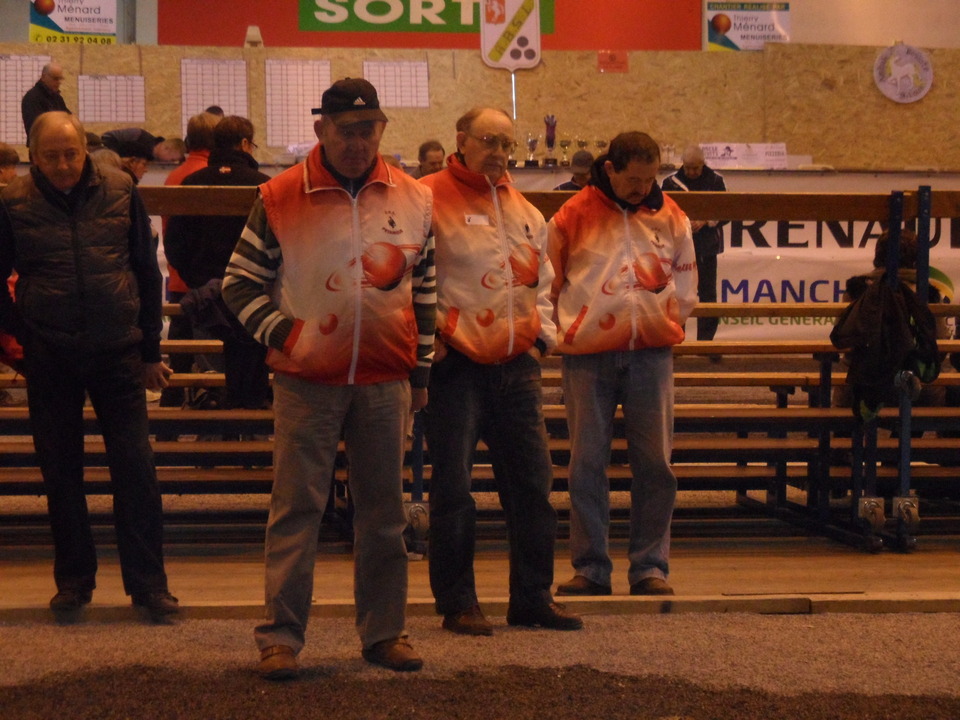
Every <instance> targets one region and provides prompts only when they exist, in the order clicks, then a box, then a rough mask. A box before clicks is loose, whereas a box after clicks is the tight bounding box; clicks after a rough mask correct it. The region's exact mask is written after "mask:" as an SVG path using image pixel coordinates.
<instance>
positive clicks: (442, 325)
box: [421, 108, 583, 635]
mask: <svg viewBox="0 0 960 720" xmlns="http://www.w3.org/2000/svg"><path fill="white" fill-rule="evenodd" d="M456 127H457V152H456V153H455V154H453V155H451V156H450V158H449V160H448V162H447V167H446V168H445V169H443V170H441V171H440V172H438V173H434V174H432V175H429V176H427V177H426V178H424V179H423V180H421V182H422V183H423V184H425V185H427V186H429V187H430V188H432V189H433V192H434V197H435V200H436V213H435V231H436V235H437V321H438V322H437V348H436V362H437V364H436V367H435V370H434V372H433V377H432V379H431V383H430V404H429V405H428V406H427V408H426V411H425V423H424V428H425V430H426V437H427V446H428V447H429V450H430V462H431V465H432V467H433V474H432V476H431V479H430V556H429V557H430V587H431V589H432V590H433V595H434V597H435V598H436V609H437V612H438V613H439V614H440V615H443V623H442V625H443V628H444V629H446V630H449V631H450V632H454V633H458V634H461V635H492V634H493V626H492V625H491V624H490V623H489V622H488V621H487V619H486V617H484V614H483V612H482V611H481V609H480V606H479V603H478V600H477V589H476V582H475V578H474V569H473V560H474V548H475V541H476V504H475V502H474V500H473V497H472V496H471V494H470V483H471V469H472V467H473V458H474V454H475V452H476V447H477V443H478V441H479V440H480V439H481V438H482V439H483V440H484V442H485V443H486V444H487V447H488V448H489V453H490V462H491V464H492V465H493V474H494V478H495V479H496V482H497V488H498V492H499V495H500V502H501V503H502V505H503V510H504V515H505V516H506V520H507V539H508V540H509V542H510V604H509V606H508V608H507V624H508V625H523V626H528V627H542V628H549V629H552V630H579V629H580V628H581V627H582V626H583V622H582V621H581V619H580V618H579V617H578V616H577V615H574V614H572V613H570V612H568V611H567V610H566V609H565V608H563V607H562V606H561V605H558V604H556V603H555V602H554V601H553V596H552V595H551V591H550V588H551V585H552V584H553V554H554V542H555V540H556V530H557V515H556V511H555V510H554V509H553V507H552V506H551V505H550V489H551V485H552V481H553V476H552V467H551V461H550V451H549V448H548V446H547V433H546V428H545V426H544V419H543V407H542V388H541V377H540V360H541V358H542V357H543V356H544V355H546V354H547V352H549V350H550V349H551V348H553V347H554V346H555V345H556V342H557V340H556V327H555V326H554V323H553V320H552V317H551V316H552V312H551V308H550V301H549V294H550V281H551V280H552V279H553V270H552V269H551V267H550V261H549V260H548V259H547V246H546V241H547V235H546V223H545V222H544V220H543V215H541V214H540V211H539V210H537V208H535V207H534V206H533V205H531V204H530V203H529V202H528V201H527V200H526V199H525V198H524V197H523V195H521V193H520V192H519V191H518V190H517V189H516V188H514V187H513V184H512V181H511V178H510V174H509V173H508V172H507V160H508V158H509V156H510V153H511V152H512V151H513V150H514V149H515V148H516V146H517V141H516V139H515V138H516V134H515V128H514V125H513V121H512V120H511V119H510V116H509V115H507V114H506V113H505V112H503V111H502V110H498V109H494V108H474V109H473V110H470V111H469V112H467V113H466V114H465V115H463V116H462V117H461V118H460V119H459V120H458V121H457V126H456Z"/></svg>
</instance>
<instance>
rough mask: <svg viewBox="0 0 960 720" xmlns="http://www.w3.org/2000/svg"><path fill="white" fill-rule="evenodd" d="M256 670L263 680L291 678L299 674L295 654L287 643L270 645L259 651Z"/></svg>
mask: <svg viewBox="0 0 960 720" xmlns="http://www.w3.org/2000/svg"><path fill="white" fill-rule="evenodd" d="M257 672H258V673H260V677H262V678H264V679H265V680H293V679H295V678H296V677H297V675H299V674H300V666H299V665H297V655H296V653H295V652H293V648H292V647H289V646H288V645H272V646H270V647H268V648H264V649H263V650H261V651H260V664H258V665H257Z"/></svg>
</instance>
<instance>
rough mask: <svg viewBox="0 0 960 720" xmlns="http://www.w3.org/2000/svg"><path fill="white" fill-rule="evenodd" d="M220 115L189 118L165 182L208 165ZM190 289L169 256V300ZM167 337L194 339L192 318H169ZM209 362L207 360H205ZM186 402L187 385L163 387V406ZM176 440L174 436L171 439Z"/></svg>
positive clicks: (186, 367) (176, 361) (183, 358)
mask: <svg viewBox="0 0 960 720" xmlns="http://www.w3.org/2000/svg"><path fill="white" fill-rule="evenodd" d="M220 117H221V116H218V115H215V114H213V113H210V112H202V113H198V114H197V115H194V116H193V117H191V118H190V120H189V121H187V136H186V138H184V143H185V144H186V147H187V157H186V159H184V161H183V162H182V163H181V164H180V165H178V166H177V167H175V168H174V169H173V170H171V171H170V174H169V175H167V179H166V180H164V182H163V184H164V185H180V184H181V183H182V182H183V179H184V178H185V177H187V176H188V175H191V174H192V173H195V172H197V171H198V170H202V169H203V168H205V167H206V166H207V162H208V160H209V158H210V152H211V151H212V150H213V129H214V128H215V127H216V126H217V123H218V122H220ZM167 220H168V218H163V220H162V222H163V230H164V234H166V227H167ZM189 289H190V288H189V287H187V284H186V283H185V282H184V281H183V279H182V278H181V277H180V273H178V272H177V269H176V267H175V266H174V265H173V264H172V263H171V262H170V258H167V302H171V303H178V304H179V302H180V301H181V300H182V299H183V296H184V295H185V294H186V292H187V291H188V290H189ZM167 337H168V338H169V339H171V340H190V339H192V338H193V329H192V326H191V324H190V319H189V318H188V317H187V316H185V315H182V314H181V315H174V316H173V317H171V318H170V326H169V327H168V328H167ZM205 362H206V361H205ZM170 367H171V368H172V369H173V372H175V373H188V372H190V370H191V369H192V368H193V355H190V354H187V353H178V354H176V355H171V356H170ZM185 401H186V392H185V390H184V388H180V387H168V388H164V390H163V393H162V394H161V395H160V406H161V407H181V406H182V405H183V404H184V402H185ZM170 439H175V438H170Z"/></svg>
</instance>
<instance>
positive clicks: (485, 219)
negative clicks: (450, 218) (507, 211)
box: [463, 215, 490, 225]
mask: <svg viewBox="0 0 960 720" xmlns="http://www.w3.org/2000/svg"><path fill="white" fill-rule="evenodd" d="M463 217H464V219H465V220H466V221H467V225H489V224H490V216H489V215H464V216H463Z"/></svg>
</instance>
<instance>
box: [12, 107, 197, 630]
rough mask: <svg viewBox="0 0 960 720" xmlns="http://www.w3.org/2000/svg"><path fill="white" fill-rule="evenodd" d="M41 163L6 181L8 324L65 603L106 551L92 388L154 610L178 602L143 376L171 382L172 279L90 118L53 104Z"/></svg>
mask: <svg viewBox="0 0 960 720" xmlns="http://www.w3.org/2000/svg"><path fill="white" fill-rule="evenodd" d="M30 154H31V157H32V159H33V167H31V168H30V172H29V173H27V174H25V175H21V176H19V177H17V178H16V179H15V180H14V181H13V182H11V183H10V184H9V185H7V186H6V187H5V188H4V189H3V190H2V191H0V278H2V279H3V280H4V281H6V279H7V278H8V277H9V276H10V274H11V272H12V271H16V272H17V273H18V278H17V282H16V291H15V295H16V303H14V301H13V299H12V298H11V297H10V295H9V293H7V292H0V329H2V330H4V331H6V332H11V333H13V334H15V335H16V337H17V339H18V340H19V341H20V343H21V344H22V345H23V353H24V367H25V373H24V374H25V375H26V378H27V401H28V404H29V408H30V422H31V425H32V427H33V439H34V445H35V447H36V452H37V458H38V461H39V464H40V471H41V473H42V475H43V484H44V488H45V490H46V493H47V502H48V507H49V515H50V525H51V529H52V531H53V545H54V567H53V575H54V580H55V581H56V585H57V594H56V595H54V597H53V599H52V600H51V601H50V608H51V610H53V611H54V613H57V614H58V615H60V614H72V613H76V612H79V611H80V610H81V608H82V607H83V606H84V605H86V604H87V603H89V602H90V600H91V595H92V592H93V589H94V587H95V586H96V573H97V552H96V548H95V547H94V542H93V534H92V532H91V529H90V520H89V518H88V515H87V504H86V497H85V495H84V488H83V464H84V420H83V407H84V401H85V398H86V397H87V396H89V398H90V401H91V403H92V404H93V408H94V411H95V412H96V415H97V420H98V421H99V425H100V431H101V434H102V435H103V442H104V446H105V449H106V455H107V464H108V466H109V468H110V480H111V484H112V487H113V491H114V505H113V509H114V525H115V528H116V534H117V549H118V551H119V555H120V569H121V574H122V577H123V585H124V589H125V590H126V592H127V594H128V595H131V596H132V597H133V604H134V605H136V606H140V607H143V608H145V609H146V611H148V612H149V613H150V615H151V616H152V617H153V618H154V619H158V618H161V617H163V616H166V615H171V614H173V613H176V612H177V611H178V609H179V607H178V604H177V599H176V598H175V597H173V596H172V595H170V593H169V592H168V590H167V576H166V573H165V571H164V563H163V550H162V539H163V519H162V508H161V501H160V490H159V488H158V486H157V476H156V469H155V468H154V463H153V451H152V449H151V447H150V441H149V435H148V433H149V428H148V424H147V406H146V397H145V393H144V388H145V387H146V388H147V389H151V390H160V389H161V388H163V387H164V386H166V384H167V377H168V376H169V374H170V369H169V368H168V367H167V366H166V365H165V364H164V363H163V362H162V361H161V358H160V331H161V329H162V327H163V322H162V317H161V299H160V291H161V284H162V278H161V276H160V270H159V268H158V267H157V253H156V249H155V247H154V245H153V241H152V237H151V231H150V220H149V217H148V216H147V211H146V209H145V208H144V206H143V202H142V201H141V199H140V197H139V195H138V194H137V191H136V188H135V187H134V184H133V181H132V180H131V179H130V178H129V177H127V176H126V175H125V174H123V173H118V172H101V171H100V169H99V168H98V166H97V165H96V164H95V163H93V162H92V161H91V160H90V158H89V157H88V155H87V150H86V134H85V132H84V130H83V126H82V125H81V124H80V121H79V120H77V119H76V117H74V116H73V115H70V114H69V113H65V112H49V113H44V114H43V115H41V116H40V117H39V118H37V120H36V121H35V122H34V124H33V126H32V127H31V130H30Z"/></svg>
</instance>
